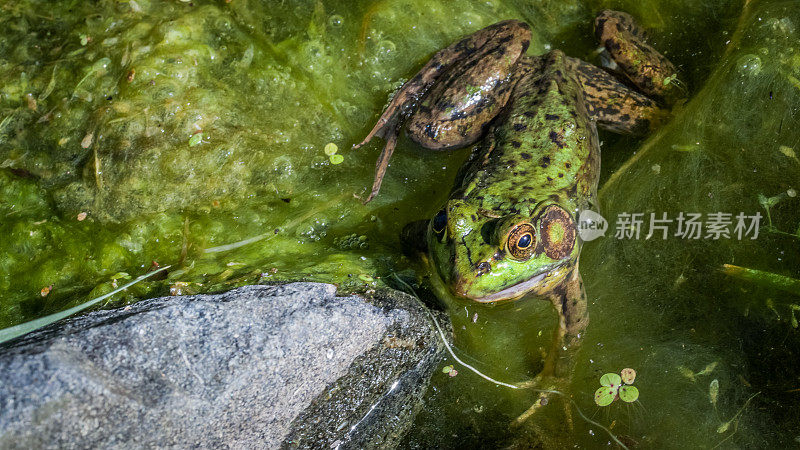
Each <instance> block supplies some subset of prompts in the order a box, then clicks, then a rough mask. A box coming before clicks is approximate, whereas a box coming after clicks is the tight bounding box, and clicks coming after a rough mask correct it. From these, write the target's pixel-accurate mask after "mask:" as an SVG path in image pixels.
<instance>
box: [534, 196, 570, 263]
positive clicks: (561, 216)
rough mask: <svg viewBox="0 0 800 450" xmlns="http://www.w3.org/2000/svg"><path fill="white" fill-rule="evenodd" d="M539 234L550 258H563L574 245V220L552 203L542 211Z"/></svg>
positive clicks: (545, 251)
mask: <svg viewBox="0 0 800 450" xmlns="http://www.w3.org/2000/svg"><path fill="white" fill-rule="evenodd" d="M540 230H541V236H542V244H543V246H544V253H545V254H546V255H547V256H548V257H549V258H551V259H563V258H566V257H567V256H569V255H570V253H572V248H573V247H575V235H576V234H577V233H576V229H575V221H574V220H572V216H570V214H569V213H568V212H567V211H566V210H564V208H561V207H560V206H556V205H552V206H548V207H547V209H545V210H544V212H542V216H541V228H540Z"/></svg>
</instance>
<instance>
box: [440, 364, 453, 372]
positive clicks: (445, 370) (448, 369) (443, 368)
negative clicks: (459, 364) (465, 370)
mask: <svg viewBox="0 0 800 450" xmlns="http://www.w3.org/2000/svg"><path fill="white" fill-rule="evenodd" d="M451 370H453V365H452V364H450V365H447V366H444V367H442V373H450V371H451Z"/></svg>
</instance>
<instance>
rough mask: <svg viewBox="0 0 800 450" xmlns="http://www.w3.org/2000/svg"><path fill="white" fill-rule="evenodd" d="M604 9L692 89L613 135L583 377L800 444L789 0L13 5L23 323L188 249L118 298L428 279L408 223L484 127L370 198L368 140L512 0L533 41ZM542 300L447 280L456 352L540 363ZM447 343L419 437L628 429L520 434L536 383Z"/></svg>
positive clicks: (746, 433) (557, 431)
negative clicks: (685, 228) (670, 112)
mask: <svg viewBox="0 0 800 450" xmlns="http://www.w3.org/2000/svg"><path fill="white" fill-rule="evenodd" d="M602 8H613V9H618V10H624V11H627V12H629V13H631V14H632V15H634V16H635V17H636V18H637V20H639V21H640V23H641V24H642V25H643V27H644V28H646V29H648V30H649V32H650V34H651V39H652V40H653V43H654V45H655V46H657V47H658V48H659V49H662V50H664V52H665V54H666V55H667V56H668V57H669V58H670V59H671V60H672V61H673V62H675V63H676V65H677V66H678V68H679V71H680V73H681V76H682V81H683V82H685V83H686V84H687V86H689V90H690V96H689V101H688V102H687V103H686V104H685V105H682V106H681V107H679V108H678V109H676V110H675V111H674V117H673V119H672V120H671V121H670V122H669V123H668V124H666V126H664V127H663V128H662V129H660V130H658V131H656V132H654V133H653V134H651V135H649V136H647V137H645V138H643V139H634V138H630V137H617V136H613V135H610V134H604V133H601V135H600V138H601V141H602V142H603V146H602V166H603V169H602V170H603V172H602V174H601V182H600V186H601V190H600V193H599V194H600V195H599V199H600V213H601V214H602V216H603V217H605V218H606V219H607V220H608V222H609V226H610V227H611V230H609V232H607V233H606V234H605V236H604V237H601V238H598V239H597V240H595V241H592V242H587V243H586V244H585V246H584V249H583V256H582V261H581V273H582V274H583V277H584V281H585V283H586V291H587V294H588V296H589V301H590V304H589V312H590V316H591V322H590V324H589V328H588V331H587V336H585V341H584V344H583V347H582V349H581V351H580V353H579V358H580V361H579V363H578V367H577V369H576V373H575V376H574V377H573V382H572V384H571V386H569V390H568V394H569V396H570V397H569V398H570V399H572V400H573V401H574V402H575V404H576V405H577V406H578V407H579V408H580V410H581V411H582V412H583V413H584V414H586V415H587V417H589V418H591V419H592V420H593V421H595V422H598V423H600V424H602V425H603V426H604V427H606V428H608V430H609V431H610V432H612V433H613V434H614V435H615V436H617V438H619V439H620V441H622V442H624V443H625V445H628V446H634V445H640V446H644V447H647V446H654V447H659V448H665V447H670V446H675V447H679V446H680V447H683V448H685V447H686V446H689V447H700V448H711V447H714V446H721V447H726V446H732V447H772V446H788V445H797V442H798V439H800V432H798V431H797V430H798V429H800V419H798V417H800V406H798V405H800V402H798V396H800V365H799V364H797V361H798V357H799V356H800V335H799V334H798V333H800V330H798V327H797V318H796V317H795V315H796V312H797V311H798V306H797V305H800V298H798V288H797V286H798V281H797V280H798V279H800V199H798V197H797V189H799V187H798V182H800V160H799V159H798V156H797V155H798V152H800V126H799V125H800V124H799V123H798V120H800V118H798V115H797V114H798V108H800V45H798V42H800V4H798V3H797V2H792V1H765V0H761V1H759V0H749V1H744V0H742V1H734V0H730V1H717V2H690V1H682V0H674V1H655V0H650V1H643V2H634V1H624V0H618V1H596V0H588V1H577V0H569V1H543V2H529V1H512V0H505V1H501V0H497V1H490V2H481V3H478V2H469V1H462V0H454V1H446V2H445V1H422V0H398V1H390V0H384V1H356V2H343V1H340V0H335V1H334V0H332V1H317V0H313V1H312V0H307V1H276V2H267V1H261V2H260V1H252V0H232V1H230V2H225V1H199V0H198V1H193V2H183V1H170V2H157V1H149V0H96V1H91V2H88V1H77V0H66V1H58V2H54V1H38V0H22V1H16V2H3V3H2V4H0V36H2V39H0V79H2V82H0V237H1V238H0V274H1V275H2V276H0V328H7V327H9V326H13V325H17V324H19V323H22V322H25V321H28V320H32V319H36V318H38V317H42V316H44V315H47V314H50V313H55V312H58V311H64V310H66V309H67V308H70V307H73V306H76V305H79V304H81V303H83V302H85V301H86V300H89V299H91V298H96V297H99V296H101V295H104V294H107V293H110V292H112V291H114V290H115V289H117V288H119V287H121V286H123V285H125V284H126V283H128V282H130V281H133V280H134V279H136V278H137V277H139V276H141V275H143V274H145V273H147V272H149V271H151V270H153V269H158V268H161V267H164V266H167V265H171V266H172V267H171V268H170V269H169V270H168V271H164V272H160V273H159V274H157V276H153V277H151V278H149V279H147V280H145V281H142V282H140V283H138V284H136V285H134V286H132V287H130V288H129V289H128V290H126V291H124V292H122V293H119V294H116V295H115V296H113V297H111V298H110V299H109V300H108V301H109V302H110V303H107V306H114V305H120V304H124V303H126V302H132V301H135V300H136V299H141V298H145V297H151V296H156V295H167V294H170V293H172V294H176V295H179V294H187V293H197V292H209V291H217V290H222V289H227V288H230V287H233V286H237V285H240V284H248V283H264V282H278V281H287V280H313V281H324V282H332V283H336V284H337V285H339V286H340V289H342V290H364V289H372V288H375V287H379V286H384V285H395V283H394V282H392V280H393V279H394V278H395V277H394V275H396V276H397V277H399V278H401V279H402V280H404V282H407V283H409V284H410V285H413V287H414V288H415V289H419V288H420V287H422V285H423V284H424V283H420V282H419V281H418V278H419V277H424V273H419V271H420V269H419V267H418V266H416V265H415V263H414V262H413V261H412V260H410V259H408V258H406V257H405V256H403V251H402V250H403V249H402V248H401V247H400V243H399V240H398V239H397V236H398V234H399V232H400V230H401V229H402V227H403V226H404V225H405V224H406V223H408V222H410V221H413V220H418V219H422V218H426V217H432V216H433V215H434V214H435V213H436V211H437V210H438V209H439V208H440V206H441V204H442V202H443V201H444V199H445V198H446V196H447V193H448V191H449V189H450V186H451V183H452V179H453V177H454V176H455V174H456V171H457V170H458V169H459V166H460V164H461V163H462V162H463V161H464V159H465V158H466V157H467V155H468V153H469V149H464V150H459V151H454V152H430V151H424V150H422V149H420V148H419V147H417V146H415V145H414V144H413V143H411V142H410V141H408V140H407V139H406V138H405V137H401V138H400V140H399V143H398V149H397V151H396V152H395V155H394V158H393V160H392V167H391V170H390V171H389V172H388V175H387V177H386V179H385V180H384V184H383V188H382V191H381V194H380V195H379V196H378V197H376V198H375V200H373V202H372V203H370V204H369V205H366V206H365V205H363V204H362V202H361V200H360V198H362V197H364V196H365V194H367V193H368V189H369V186H370V184H371V181H372V177H373V171H374V162H375V158H376V156H377V153H378V151H379V146H380V144H379V143H374V144H371V145H369V146H366V147H364V148H361V149H359V150H352V149H351V146H352V145H353V144H355V143H357V142H358V141H359V139H360V138H361V137H363V136H364V135H365V133H366V132H367V131H368V129H369V126H370V125H371V124H372V123H373V122H374V120H375V118H376V117H377V116H378V114H379V113H380V111H381V110H382V108H383V107H384V106H385V104H386V103H387V101H388V99H389V96H390V95H391V93H392V92H393V91H394V90H395V89H396V88H397V87H399V86H400V85H401V84H402V83H403V82H404V81H405V80H406V79H407V77H409V76H411V75H413V73H415V71H416V70H418V68H419V67H420V66H421V64H423V63H424V62H425V61H426V60H428V59H429V58H430V55H431V54H433V53H434V52H435V51H436V50H438V49H440V48H443V47H445V46H446V45H448V44H449V43H451V42H452V41H454V40H455V39H456V38H458V37H459V36H462V35H464V34H467V33H470V32H473V31H475V30H477V29H479V28H482V27H484V26H487V25H489V24H491V23H494V22H497V21H499V20H503V19H510V18H515V19H520V20H524V21H525V22H527V23H529V24H530V25H531V27H532V31H533V39H532V41H531V46H530V49H529V50H528V51H529V53H531V54H539V53H543V52H545V51H548V50H551V49H555V48H559V49H561V50H563V51H564V52H565V53H566V54H568V55H570V56H575V57H579V58H582V59H585V60H587V61H592V62H596V61H597V54H596V52H595V41H594V39H593V37H592V35H591V18H592V17H593V16H594V14H595V13H596V12H597V11H598V10H599V9H602ZM681 213H683V214H684V217H685V216H688V215H689V214H700V215H701V216H702V218H703V219H704V220H706V219H708V218H709V215H711V214H722V216H717V219H719V220H723V221H724V220H730V233H728V235H727V236H725V235H724V234H723V235H720V234H716V236H717V238H716V239H715V238H714V235H715V234H714V233H708V230H707V229H704V230H703V231H702V233H700V237H699V238H697V239H694V238H691V236H690V235H687V234H686V233H683V234H678V233H677V230H678V228H677V227H678V217H679V216H680V215H681ZM740 213H743V214H744V215H745V216H747V217H753V216H755V215H756V214H758V215H760V217H761V222H760V228H759V230H758V235H757V236H756V237H755V238H753V236H754V231H755V230H752V229H751V230H750V233H749V234H746V235H745V236H743V238H738V236H737V234H736V232H735V225H736V216H737V215H738V214H740ZM621 214H642V216H641V218H642V221H643V224H642V232H641V234H640V235H639V237H638V239H637V238H633V237H630V238H624V239H618V238H616V236H615V232H614V228H615V227H616V225H617V219H618V217H620V215H621ZM725 214H730V216H724V215H725ZM651 215H652V216H651ZM651 217H654V218H659V219H662V218H665V220H671V222H669V223H664V222H662V224H666V225H668V226H669V227H670V228H669V229H668V231H669V232H668V233H666V238H664V239H662V233H661V231H660V230H659V231H657V232H656V233H654V234H653V235H651V237H650V239H647V238H646V236H647V234H648V233H647V231H648V230H649V228H648V226H649V225H650V221H651ZM744 231H747V230H744ZM420 292H422V290H420ZM535 300H536V299H532V301H528V300H525V301H524V302H520V303H512V304H501V305H494V306H491V305H489V306H486V305H473V304H468V303H464V304H457V305H451V317H452V319H453V325H454V329H455V331H456V346H457V349H456V351H457V352H458V354H459V355H461V357H462V359H464V360H465V361H467V362H468V363H469V364H472V365H474V366H476V367H477V368H479V369H480V370H481V371H482V372H484V373H487V374H488V375H490V376H491V377H492V378H493V379H496V380H500V381H504V382H507V383H512V384H513V383H517V382H522V381H524V380H526V379H528V378H529V377H530V376H532V375H533V374H535V373H537V371H538V368H539V366H538V365H539V364H541V354H540V349H545V348H547V345H548V343H549V342H550V339H551V330H552V328H553V326H554V320H555V319H554V316H553V315H552V312H551V311H550V310H549V305H547V304H546V303H545V302H541V301H535ZM449 365H453V368H452V369H450V370H448V371H447V372H446V373H444V372H439V373H438V374H437V375H436V376H435V378H434V386H433V388H432V389H431V392H430V394H429V396H428V398H426V405H427V406H426V408H425V409H424V411H423V412H422V413H421V414H420V415H419V417H418V419H417V423H416V426H415V429H414V431H412V433H411V434H410V435H409V436H407V437H406V442H405V444H404V445H405V446H407V447H411V448H427V447H430V446H433V445H437V446H440V447H448V446H454V445H455V444H456V443H457V442H460V441H463V440H464V439H472V441H473V442H476V445H480V444H484V445H487V446H492V445H499V444H500V443H504V442H507V441H508V440H509V439H518V438H519V437H520V436H522V437H526V436H528V434H527V433H530V438H531V439H536V440H538V441H539V442H542V444H543V445H545V446H551V447H559V446H563V445H565V444H566V443H578V444H581V445H584V446H598V445H605V444H606V443H607V442H609V439H610V438H609V436H608V434H607V433H605V432H603V431H602V430H599V429H598V428H597V427H596V426H594V425H592V424H591V423H590V422H587V421H585V420H582V419H581V418H580V417H579V416H577V415H575V414H573V417H572V429H571V430H565V429H564V427H563V421H561V418H563V414H564V413H563V412H559V413H555V412H554V413H553V414H552V415H543V416H542V417H541V418H537V423H536V424H535V425H532V426H531V427H532V428H536V429H535V430H533V431H531V429H532V428H516V429H513V431H512V433H511V434H509V430H510V428H509V424H510V423H511V422H512V421H513V419H514V418H515V417H517V416H518V415H519V414H520V413H521V412H522V411H525V409H527V407H528V406H529V405H530V403H531V401H532V399H533V398H534V397H535V394H534V393H531V392H520V391H521V390H514V389H509V388H507V387H504V386H500V385H496V384H493V383H491V382H489V381H487V380H485V379H483V378H480V377H477V376H475V375H474V374H473V373H472V372H471V371H468V370H464V369H463V368H462V367H461V366H460V365H459V364H458V363H457V362H456V361H445V362H444V363H443V367H448V366H449ZM624 367H630V368H634V369H635V371H636V383H635V385H636V387H637V390H638V393H639V396H638V399H636V401H634V402H632V403H627V402H624V401H613V399H612V403H611V404H609V405H607V406H604V407H599V406H597V405H596V404H595V402H594V392H595V391H596V390H597V388H598V380H599V379H600V378H601V377H602V376H603V374H606V373H614V372H615V371H618V370H619V369H620V368H624ZM454 374H457V376H455V375H454ZM607 381H608V380H607ZM611 381H615V380H611ZM616 384H617V385H619V383H616ZM620 389H621V388H620ZM619 393H621V391H618V394H619ZM619 396H620V399H621V400H624V399H623V398H622V395H619ZM556 401H558V400H556ZM564 402H565V401H564ZM554 403H556V402H554ZM565 403H566V402H565ZM555 409H556V408H553V410H554V411H555ZM559 411H563V408H560V410H559ZM560 414H561V415H560ZM510 435H513V436H515V437H514V438H509V436H510ZM452 436H457V438H453V437H452Z"/></svg>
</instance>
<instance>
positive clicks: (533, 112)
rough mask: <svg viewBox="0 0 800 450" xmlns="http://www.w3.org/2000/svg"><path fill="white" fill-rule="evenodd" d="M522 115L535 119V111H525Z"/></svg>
mask: <svg viewBox="0 0 800 450" xmlns="http://www.w3.org/2000/svg"><path fill="white" fill-rule="evenodd" d="M522 114H524V115H525V117H536V112H535V111H525V112H524V113H522Z"/></svg>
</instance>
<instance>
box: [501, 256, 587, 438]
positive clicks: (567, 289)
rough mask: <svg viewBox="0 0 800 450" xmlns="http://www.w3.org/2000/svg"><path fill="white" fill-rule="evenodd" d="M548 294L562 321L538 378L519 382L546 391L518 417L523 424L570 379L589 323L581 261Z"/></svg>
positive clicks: (517, 421)
mask: <svg viewBox="0 0 800 450" xmlns="http://www.w3.org/2000/svg"><path fill="white" fill-rule="evenodd" d="M546 297H547V298H548V299H549V300H550V301H551V302H552V304H553V307H554V308H555V309H556V311H557V312H558V325H557V326H556V329H555V332H554V334H555V336H554V337H553V343H552V344H551V348H550V351H549V352H548V353H547V356H546V358H545V363H544V368H543V369H542V371H541V372H540V373H539V375H537V376H536V378H535V379H534V380H532V381H530V382H526V383H522V384H520V385H519V386H520V387H522V388H527V387H534V388H536V389H541V390H542V392H540V393H539V396H538V398H537V400H536V401H535V402H534V404H533V405H532V406H531V407H530V408H528V410H527V411H525V412H524V413H522V414H521V415H520V416H519V417H517V419H516V420H515V423H516V424H521V423H522V422H524V421H525V420H527V419H528V418H529V417H530V416H531V415H533V414H534V413H535V412H536V411H538V410H539V408H541V407H542V406H544V405H546V404H547V403H548V401H549V398H550V397H551V396H552V393H553V392H552V391H553V390H557V388H558V387H560V386H566V385H567V384H568V383H569V380H570V378H571V376H572V371H573V369H574V367H575V355H576V353H577V352H578V349H579V347H580V343H581V340H582V339H583V334H584V332H585V331H586V326H587V325H588V324H589V313H588V308H587V301H586V291H585V289H584V287H583V279H582V278H581V275H580V272H578V265H577V264H575V267H574V268H572V271H571V272H570V273H569V274H567V278H566V280H565V281H564V282H563V283H561V284H560V285H558V286H556V287H555V288H554V289H552V291H551V292H549V293H547V294H546ZM548 391H550V392H548Z"/></svg>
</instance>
